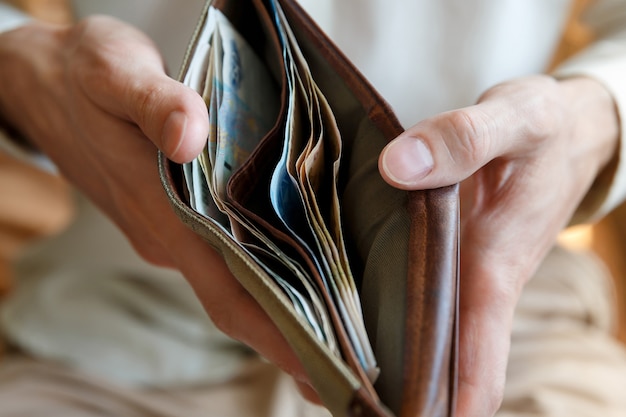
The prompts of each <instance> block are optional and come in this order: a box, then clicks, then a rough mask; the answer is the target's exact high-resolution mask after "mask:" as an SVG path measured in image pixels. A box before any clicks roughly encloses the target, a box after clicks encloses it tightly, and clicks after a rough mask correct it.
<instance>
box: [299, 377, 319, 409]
mask: <svg viewBox="0 0 626 417" xmlns="http://www.w3.org/2000/svg"><path fill="white" fill-rule="evenodd" d="M296 386H297V387H298V391H300V395H302V397H303V398H304V399H305V400H307V401H308V402H310V403H313V404H319V405H321V404H322V400H320V397H319V396H318V395H317V392H315V390H314V389H313V388H311V386H310V385H309V384H306V383H304V382H300V381H296Z"/></svg>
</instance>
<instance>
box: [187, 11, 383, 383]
mask: <svg viewBox="0 0 626 417" xmlns="http://www.w3.org/2000/svg"><path fill="white" fill-rule="evenodd" d="M268 4H269V5H270V10H271V12H272V13H273V18H274V20H275V24H276V28H277V30H278V33H279V38H280V39H279V40H280V42H281V45H282V48H283V51H282V52H283V54H282V55H283V56H282V58H283V60H284V66H285V70H286V88H287V90H288V94H287V103H286V106H287V115H286V120H285V122H284V127H283V128H282V130H281V131H280V132H281V133H282V134H283V135H284V137H282V149H280V155H277V161H278V162H277V163H276V166H275V167H274V170H273V172H272V174H271V176H270V178H267V179H263V181H266V180H267V183H263V182H261V183H262V184H264V185H263V186H267V193H268V195H267V197H268V198H269V204H270V205H269V206H268V207H269V210H273V211H274V213H275V220H274V221H276V222H277V224H274V223H272V226H273V227H275V228H278V229H280V230H281V233H286V234H287V235H288V236H289V237H290V238H291V239H292V241H294V242H295V243H296V245H297V246H298V247H299V250H298V251H294V250H293V248H291V247H287V246H285V244H284V242H277V241H275V240H274V239H273V238H272V237H270V235H269V234H266V231H267V229H266V228H265V226H262V224H261V223H262V222H261V223H259V224H257V223H256V220H254V221H253V220H252V219H250V218H247V217H246V216H244V215H243V214H242V213H240V212H239V211H238V210H237V209H236V208H235V206H234V205H233V204H232V202H230V201H229V200H228V195H227V193H226V191H227V187H228V184H229V181H230V178H231V177H232V175H233V173H235V172H236V171H237V170H238V169H239V168H240V167H241V166H242V165H243V164H244V163H245V162H246V161H247V160H248V158H249V157H250V155H251V154H252V153H253V152H254V150H255V149H256V148H257V147H258V145H259V143H260V141H261V140H262V139H263V138H264V137H265V135H266V134H267V133H268V132H269V131H270V129H272V128H273V127H274V124H275V123H276V120H277V117H278V111H279V106H280V92H279V91H278V88H277V81H276V80H275V79H274V78H273V76H272V74H271V71H270V70H269V69H268V68H267V66H266V64H265V63H264V62H263V60H262V59H260V58H259V57H258V56H257V54H256V53H255V51H254V50H253V49H252V47H251V46H250V45H249V43H248V42H247V40H246V39H245V38H244V36H242V34H241V33H239V32H238V31H237V30H236V29H235V28H234V27H233V26H232V24H231V23H230V22H229V21H228V19H227V18H226V16H224V15H223V14H222V13H221V12H220V11H219V10H217V9H215V8H213V7H211V8H209V11H208V13H209V14H208V17H207V22H208V23H207V24H206V25H205V29H204V30H205V32H206V33H205V32H203V33H202V34H201V35H200V37H199V41H198V44H197V46H196V50H195V52H194V54H193V58H192V60H191V61H190V64H189V69H188V71H187V73H186V76H185V78H184V80H183V81H184V83H185V84H187V85H189V86H190V87H192V88H193V89H195V90H196V91H197V92H199V93H200V94H201V95H202V97H203V98H204V100H205V103H206V105H207V109H208V115H209V116H208V117H209V127H210V128H209V135H208V138H207V143H206V146H205V148H204V150H203V152H202V153H201V154H200V156H199V157H198V158H197V159H196V160H194V161H192V162H191V163H189V164H185V165H184V167H183V171H184V176H185V181H186V184H187V191H188V195H189V200H190V204H191V206H192V207H193V208H194V209H195V210H196V211H198V212H199V213H201V214H203V215H205V216H207V217H210V218H212V219H213V220H215V221H216V222H217V223H218V224H219V225H220V227H222V228H223V229H224V230H225V231H227V232H228V233H230V234H231V236H232V237H233V238H234V239H235V240H236V241H238V242H239V245H240V246H241V247H242V248H243V249H244V250H245V251H246V252H247V253H248V254H249V255H250V257H251V258H252V259H254V260H256V262H257V263H258V264H259V265H260V266H261V267H262V268H263V270H264V271H265V273H266V274H267V275H268V276H269V277H271V278H272V279H273V280H274V281H275V282H276V284H277V285H278V286H279V287H280V288H281V289H282V291H283V292H284V294H285V296H286V297H287V298H288V299H289V300H290V301H291V303H292V305H293V307H294V311H295V312H296V313H297V314H298V315H300V316H301V317H302V318H303V319H304V320H305V321H306V322H307V323H308V324H309V326H310V328H311V330H312V331H313V332H314V334H315V335H316V336H317V337H318V338H319V339H320V340H322V341H323V342H324V343H325V344H326V345H327V346H328V347H329V349H330V350H331V351H332V352H334V353H335V354H336V355H340V354H341V350H342V349H343V348H344V347H343V345H342V346H339V343H338V339H337V337H336V335H335V331H336V330H337V328H336V326H338V325H339V326H342V327H343V330H344V331H345V332H344V333H345V334H347V336H348V339H349V343H350V345H351V346H352V350H353V351H354V352H355V354H356V356H357V358H358V360H359V362H360V364H361V366H362V368H363V370H364V371H365V373H366V374H367V375H368V376H369V377H370V379H372V380H374V379H375V377H376V375H377V370H378V368H377V365H376V359H375V358H374V355H373V351H372V347H371V345H370V342H369V338H368V336H367V332H366V329H365V326H364V324H363V314H362V311H361V304H360V300H359V295H358V291H357V288H356V284H355V282H354V278H353V276H352V272H351V266H350V262H349V259H348V256H347V250H346V247H345V240H344V236H343V231H342V221H341V207H340V204H339V196H338V191H337V182H338V175H339V170H340V163H341V154H342V140H341V135H340V132H339V129H338V128H337V126H336V121H335V119H334V116H333V112H332V109H331V108H330V106H329V104H328V102H327V100H326V98H325V97H324V95H323V94H322V93H321V91H320V89H319V88H318V86H317V85H316V83H315V81H314V80H313V77H312V75H311V71H310V69H309V67H308V64H307V62H306V59H305V58H304V56H303V54H302V51H301V50H300V48H299V46H298V44H297V42H296V40H295V37H294V35H293V33H292V31H291V28H290V27H289V24H288V21H287V19H286V18H285V16H284V14H283V12H282V10H281V9H280V5H279V4H278V3H277V2H275V1H274V0H269V1H268ZM305 265H312V269H309V267H308V266H305ZM330 304H332V305H334V307H333V308H334V309H336V311H337V312H338V314H339V317H340V321H341V323H337V322H336V321H335V320H333V319H332V318H331V315H330V313H329V305H330ZM342 340H343V339H342ZM342 343H344V342H342Z"/></svg>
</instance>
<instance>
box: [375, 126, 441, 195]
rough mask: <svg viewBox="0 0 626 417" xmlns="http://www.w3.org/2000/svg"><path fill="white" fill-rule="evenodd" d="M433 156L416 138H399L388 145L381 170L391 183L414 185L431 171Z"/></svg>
mask: <svg viewBox="0 0 626 417" xmlns="http://www.w3.org/2000/svg"><path fill="white" fill-rule="evenodd" d="M433 167H434V161H433V155H432V154H431V153H430V150H429V149H428V147H427V146H426V144H425V143H424V142H423V141H422V140H420V139H416V138H408V137H400V138H398V139H395V140H394V141H393V142H391V143H390V144H389V146H388V147H387V149H385V153H384V154H383V159H382V168H383V170H384V171H385V173H386V174H387V176H389V178H390V179H392V180H393V181H395V182H397V183H399V184H403V185H409V186H410V185H415V183H416V182H418V181H419V180H421V179H423V178H424V177H426V176H427V175H428V174H430V172H431V171H432V170H433Z"/></svg>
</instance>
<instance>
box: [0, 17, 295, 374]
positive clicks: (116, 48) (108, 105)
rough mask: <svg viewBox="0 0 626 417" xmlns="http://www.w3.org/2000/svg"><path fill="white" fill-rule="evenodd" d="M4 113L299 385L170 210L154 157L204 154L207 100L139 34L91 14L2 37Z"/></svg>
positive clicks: (271, 335)
mask: <svg viewBox="0 0 626 417" xmlns="http://www.w3.org/2000/svg"><path fill="white" fill-rule="evenodd" d="M0 62H2V65H0V85H1V86H2V88H1V89H0V115H2V116H3V117H4V118H5V119H6V120H9V121H10V122H11V123H12V124H13V125H14V127H15V128H17V129H18V130H19V131H20V132H22V133H23V134H24V135H25V136H26V137H27V139H28V140H29V141H30V142H31V143H32V145H33V146H35V147H36V148H37V149H39V150H41V151H42V152H43V153H45V154H46V155H48V156H49V157H50V158H51V159H52V161H53V162H54V163H55V164H56V165H57V167H58V168H59V169H60V170H61V172H62V173H63V174H64V175H65V176H66V177H67V178H68V179H69V180H70V181H71V182H72V183H74V184H75V185H76V186H78V187H79V188H80V189H81V190H82V191H83V192H84V193H85V194H87V195H88V196H89V197H90V198H91V199H92V200H93V201H94V202H95V203H96V204H97V205H98V206H99V207H100V208H101V209H103V210H104V211H105V212H106V213H107V214H108V216H109V217H111V218H112V219H113V220H114V221H115V223H116V224H117V225H118V226H119V227H120V228H121V229H122V230H123V231H124V232H125V234H126V235H127V236H128V237H129V239H130V241H131V242H132V244H133V246H134V247H135V249H136V250H137V251H138V252H139V253H140V254H141V255H142V256H143V257H144V258H146V259H147V260H149V261H151V262H152V263H155V264H159V265H164V266H169V267H174V268H176V269H179V270H180V271H181V272H182V273H183V274H184V275H185V277H186V278H187V279H188V281H189V282H190V283H191V285H192V286H193V287H194V289H195V291H196V293H197V294H198V296H199V298H200V300H201V301H202V303H203V304H204V306H205V308H206V310H207V311H208V313H209V315H210V316H211V318H212V319H213V321H214V322H215V324H216V325H217V326H218V327H220V328H221V329H222V330H224V331H225V332H226V333H228V334H229V335H230V336H232V337H234V338H237V339H239V340H242V341H243V342H245V343H247V344H249V345H251V346H252V347H254V348H256V349H257V350H258V351H259V352H260V353H261V354H263V355H264V356H266V357H267V358H268V359H269V360H271V361H272V362H274V363H276V364H278V365H279V366H281V367H282V368H283V369H285V370H286V371H287V372H289V373H291V374H292V375H294V376H295V377H296V379H300V380H304V371H303V370H302V368H301V366H300V365H299V363H298V361H297V359H296V358H295V356H294V354H293V353H292V351H291V349H290V348H289V347H288V345H287V344H286V342H285V340H284V339H283V337H282V336H281V334H280V333H279V332H278V330H277V329H276V328H275V326H274V325H273V324H272V322H271V321H270V320H269V319H268V318H267V316H266V314H265V313H264V312H263V310H262V309H261V308H260V307H259V306H258V304H257V303H256V302H255V301H254V300H253V299H252V298H251V297H250V295H249V294H248V293H247V292H246V291H245V290H244V289H243V288H242V287H241V286H240V285H239V284H238V283H237V280H236V279H235V278H234V277H233V276H232V275H231V274H230V272H229V271H228V269H227V267H226V265H225V264H224V262H223V261H222V259H221V258H220V257H219V256H218V255H217V254H216V253H215V252H214V251H213V250H212V249H210V247H209V246H208V245H207V244H206V243H205V242H203V241H202V240H201V239H200V238H198V237H197V236H196V235H195V234H194V233H192V232H191V231H190V230H188V229H187V228H186V227H185V226H184V225H183V224H182V222H180V221H179V219H178V218H176V217H175V215H174V214H173V211H172V210H171V208H170V206H169V204H168V202H167V199H166V196H165V193H164V191H163V189H162V186H161V183H160V181H159V177H158V172H157V164H156V161H157V159H156V154H157V148H160V149H161V150H163V151H164V152H165V153H166V154H167V155H168V156H169V157H170V158H171V159H173V160H175V161H177V162H186V161H189V160H191V159H193V158H194V157H195V156H196V155H197V154H198V153H199V152H200V151H201V149H202V147H203V146H204V143H205V141H206V137H207V134H208V130H209V126H208V116H207V110H206V106H205V104H204V102H203V100H202V98H201V97H200V96H199V95H198V94H196V93H195V92H194V91H192V90H191V89H189V88H187V87H185V86H183V85H182V84H180V83H178V82H176V81H174V80H172V79H171V78H169V77H167V75H166V74H165V71H164V68H163V62H162V60H161V56H160V55H159V53H158V51H157V50H156V48H155V46H154V45H153V44H152V42H151V41H150V40H149V39H148V38H147V37H146V36H145V35H144V34H143V33H141V32H139V31H138V30H136V29H134V28H132V27H130V26H128V25H126V24H124V23H122V22H120V21H117V20H114V19H111V18H107V17H93V18H89V19H87V20H85V21H83V22H81V23H79V24H77V25H76V26H74V27H60V26H50V25H44V24H41V23H36V22H34V23H32V24H28V25H27V26H24V27H22V28H20V29H17V30H14V31H12V32H7V33H4V34H1V35H0Z"/></svg>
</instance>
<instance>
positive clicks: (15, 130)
mask: <svg viewBox="0 0 626 417" xmlns="http://www.w3.org/2000/svg"><path fill="white" fill-rule="evenodd" d="M59 29H61V27H60V26H58V25H51V24H47V23H42V22H39V21H36V20H31V21H29V22H28V23H26V24H24V25H22V26H20V27H19V28H17V29H14V30H11V31H6V32H2V33H0V62H2V63H3V65H0V129H1V130H2V131H3V132H5V133H6V134H7V136H8V137H9V138H11V140H12V141H13V142H14V143H15V144H16V145H18V146H20V147H22V148H26V149H30V150H33V149H35V148H37V146H36V145H35V143H36V139H37V137H38V136H41V134H42V133H43V132H44V131H45V126H43V127H42V126H38V125H39V123H38V120H39V119H43V117H42V116H45V115H42V114H41V112H40V111H36V110H35V109H34V106H35V105H37V106H41V103H37V102H38V101H42V100H44V97H45V94H43V93H44V92H45V91H46V88H48V87H49V86H51V85H55V84H56V85H57V86H61V82H60V81H61V80H59V79H58V76H59V75H60V74H61V71H60V65H59V64H60V60H59V59H57V58H58V57H59V54H58V51H60V48H59V46H60V42H61V41H62V36H60V35H61V33H62V31H60V30H59ZM50 111H51V112H52V109H50Z"/></svg>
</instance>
